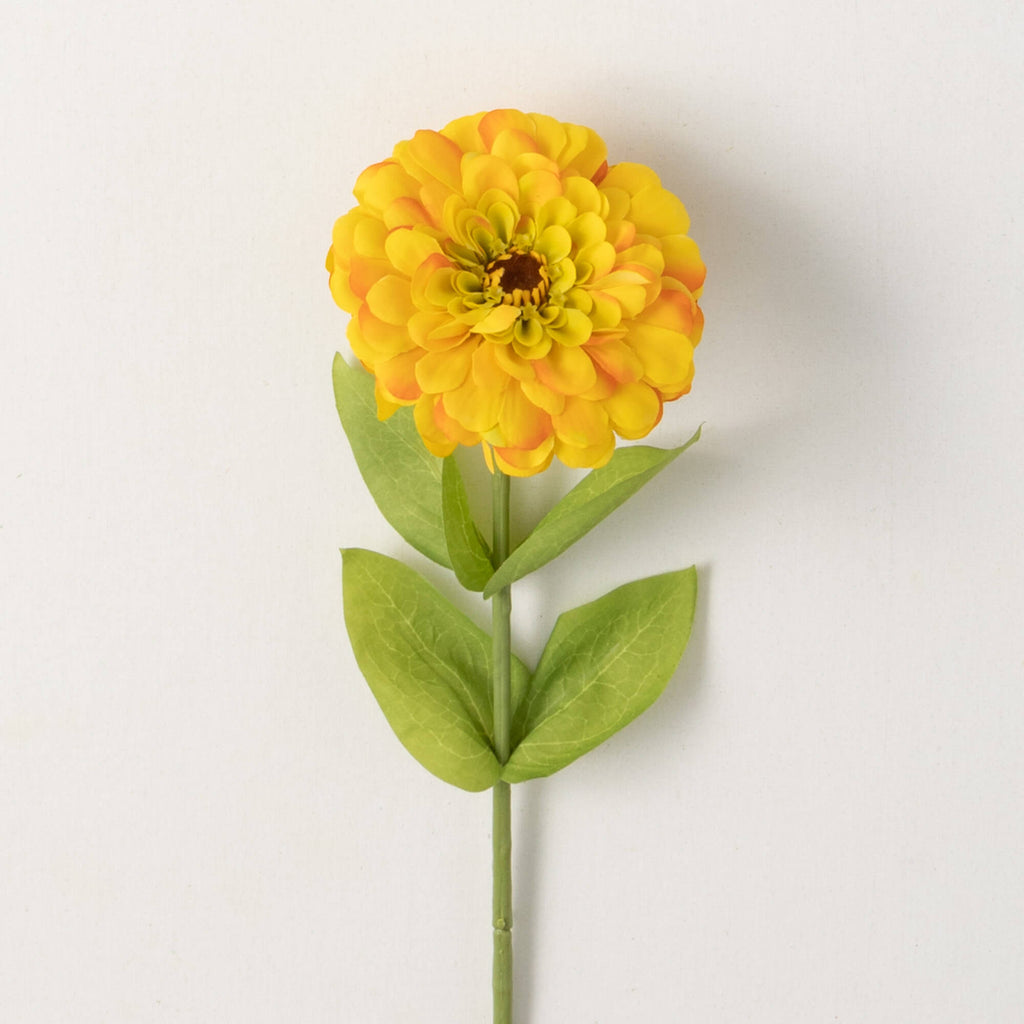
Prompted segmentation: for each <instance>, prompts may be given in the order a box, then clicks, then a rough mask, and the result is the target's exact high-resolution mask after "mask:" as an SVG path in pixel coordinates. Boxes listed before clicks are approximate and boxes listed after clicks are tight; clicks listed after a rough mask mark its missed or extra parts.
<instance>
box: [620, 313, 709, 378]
mask: <svg viewBox="0 0 1024 1024" xmlns="http://www.w3.org/2000/svg"><path fill="white" fill-rule="evenodd" d="M627 341H628V344H629V345H630V346H631V347H632V348H633V350H634V351H635V352H636V354H637V355H638V356H639V357H640V362H642V363H643V365H644V377H645V379H646V380H648V381H650V383H651V384H654V385H655V386H656V387H672V386H673V385H678V384H679V383H680V382H682V381H684V380H686V379H687V377H688V375H689V374H690V372H691V368H692V366H693V345H692V344H691V342H690V339H689V338H687V337H686V335H685V334H680V333H679V332H678V331H672V330H669V329H668V328H667V327H658V326H656V325H655V324H645V323H640V322H637V323H634V324H632V325H631V327H630V331H629V337H628V339H627Z"/></svg>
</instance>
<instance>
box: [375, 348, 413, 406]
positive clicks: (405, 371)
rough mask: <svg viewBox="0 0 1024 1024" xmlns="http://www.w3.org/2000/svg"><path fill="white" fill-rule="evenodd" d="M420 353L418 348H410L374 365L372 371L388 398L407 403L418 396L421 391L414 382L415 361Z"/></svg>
mask: <svg viewBox="0 0 1024 1024" xmlns="http://www.w3.org/2000/svg"><path fill="white" fill-rule="evenodd" d="M422 354H423V353H422V352H420V351H419V349H412V350H411V351H409V352H402V353H401V354H400V355H397V356H392V357H391V358H390V359H382V360H381V361H380V362H378V363H376V364H375V365H374V367H373V372H374V374H375V375H376V377H377V380H378V381H379V382H380V384H381V386H382V387H383V388H384V390H385V391H386V392H387V394H388V396H389V397H390V398H394V399H396V400H398V401H399V402H405V403H406V404H409V403H411V402H414V401H415V400H416V399H417V398H419V397H420V395H421V394H422V391H421V390H420V386H419V384H417V383H416V363H417V361H418V360H419V358H420V356H422Z"/></svg>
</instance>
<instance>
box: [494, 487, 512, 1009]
mask: <svg viewBox="0 0 1024 1024" xmlns="http://www.w3.org/2000/svg"><path fill="white" fill-rule="evenodd" d="M509 483H510V481H509V478H508V477H507V476H506V475H505V474H504V473H502V472H501V471H500V470H499V469H497V468H495V471H494V478H493V485H492V491H491V512H492V517H493V519H492V522H493V531H492V537H491V540H492V549H493V551H494V562H495V567H497V566H500V565H501V563H502V562H504V561H505V559H506V558H508V556H509V548H510V545H509V518H510V516H509V490H510V487H509ZM491 622H492V642H493V672H494V690H493V696H494V751H495V754H496V755H497V757H498V760H499V761H500V762H501V763H502V764H504V763H505V762H506V761H507V760H508V759H509V755H510V753H511V750H510V747H511V738H512V693H511V681H512V591H511V587H503V588H502V589H501V590H499V591H498V592H497V593H496V594H495V595H494V597H493V598H491ZM492 843H493V857H494V893H493V912H494V922H493V923H494V973H493V985H494V1024H512V787H511V786H510V785H509V784H508V783H507V782H505V781H504V780H500V779H499V780H498V781H497V782H496V783H495V784H494V792H493V831H492Z"/></svg>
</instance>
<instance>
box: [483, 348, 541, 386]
mask: <svg viewBox="0 0 1024 1024" xmlns="http://www.w3.org/2000/svg"><path fill="white" fill-rule="evenodd" d="M493 351H494V359H495V362H497V364H498V365H499V366H500V367H501V368H502V369H503V370H504V371H505V373H506V374H508V376H510V377H514V378H515V379H516V380H533V379H534V377H535V376H536V374H535V372H534V369H533V363H531V362H530V361H529V360H528V359H525V358H523V357H522V356H520V355H518V354H517V353H516V351H515V349H513V348H512V347H511V346H509V345H495V346H494V350H493Z"/></svg>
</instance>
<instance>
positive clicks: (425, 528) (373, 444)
mask: <svg viewBox="0 0 1024 1024" xmlns="http://www.w3.org/2000/svg"><path fill="white" fill-rule="evenodd" d="M334 398H335V402H336V404H337V406H338V415H339V416H340V417H341V425H342V426H343V427H344V428H345V434H346V436H347V437H348V440H349V444H350V445H351V446H352V452H353V454H354V455H355V458H356V465H358V466H359V472H360V473H361V474H362V476H363V480H364V481H365V482H366V486H367V487H368V488H369V489H370V494H371V495H372V496H373V500H374V501H375V502H376V503H377V508H379V509H380V510H381V512H382V513H383V515H384V518H385V519H386V520H387V521H388V522H389V523H390V524H391V525H392V526H393V527H394V528H395V529H396V530H397V531H398V532H399V533H400V534H401V535H402V536H403V537H404V538H405V539H406V540H407V541H408V542H409V543H410V544H411V545H412V546H413V547H414V548H415V549H416V550H417V551H419V552H420V553H421V554H424V555H426V556H427V558H429V559H431V560H432V561H434V562H437V563H438V565H443V566H444V567H445V568H448V569H450V568H451V562H450V561H449V559H448V547H447V544H446V543H445V537H444V523H443V522H442V519H441V461H442V460H441V459H439V458H437V456H435V455H431V454H430V452H428V451H427V449H426V448H425V447H424V445H423V442H422V441H421V440H420V436H419V434H418V433H417V432H416V425H415V423H414V422H413V419H412V412H411V410H409V409H399V410H398V412H396V413H395V414H394V415H393V416H392V417H390V419H387V420H384V421H381V420H379V419H377V403H376V400H375V399H374V396H373V376H372V375H371V374H369V373H367V372H366V371H365V370H363V369H360V368H359V367H355V366H349V364H348V363H347V362H345V360H344V359H343V358H342V356H341V355H340V354H338V355H336V356H335V357H334Z"/></svg>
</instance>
